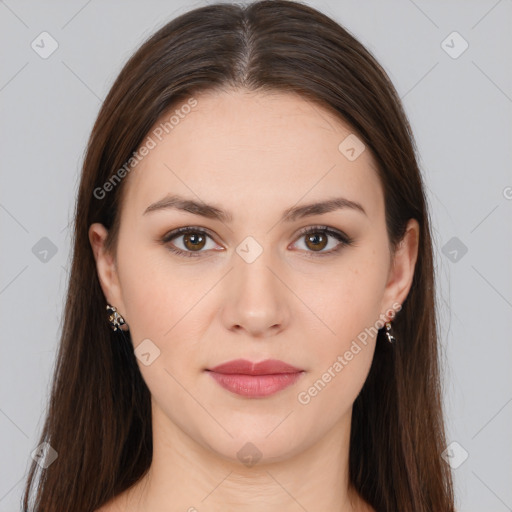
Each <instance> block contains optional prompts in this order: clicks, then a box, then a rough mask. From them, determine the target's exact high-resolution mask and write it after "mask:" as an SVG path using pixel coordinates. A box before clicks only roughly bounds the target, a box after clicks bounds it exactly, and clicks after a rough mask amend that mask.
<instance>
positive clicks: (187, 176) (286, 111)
mask: <svg viewBox="0 0 512 512" xmlns="http://www.w3.org/2000/svg"><path fill="white" fill-rule="evenodd" d="M194 99H195V100H196V101H197V104H195V106H194V107H192V108H191V109H188V108H187V109H180V105H185V104H186V100H185V101H184V102H183V103H182V104H177V105H176V106H175V107H173V109H172V111H171V112H167V113H166V114H165V115H163V116H162V117H161V119H160V120H159V121H158V122H157V123H155V125H154V126H153V128H152V129H151V130H150V131H149V132H148V137H151V139H152V140H153V142H154V147H153V148H152V149H151V150H150V151H149V153H148V154H147V155H146V156H144V157H143V158H142V160H141V161H140V163H139V164H138V165H137V167H136V168H135V169H134V170H133V171H132V172H131V173H130V175H129V178H128V183H127V184H126V185H127V190H126V191H125V194H126V196H125V201H124V205H125V206H127V205H129V206H130V210H131V211H133V212H137V214H142V213H143V211H144V209H145V208H146V207H147V206H148V205H149V204H150V203H152V202H154V201H157V200H159V199H161V198H162V197H163V196H165V195H166V194H175V193H179V194H181V195H184V196H187V197H190V198H193V199H195V200H198V199H199V200H204V201H205V202H209V203H210V202H211V203H215V204H220V205H223V207H224V208H226V209H227V210H230V211H238V210H240V214H242V213H243V214H246V213H250V212H253V213H259V212H261V210H262V209H265V210H266V211H269V210H270V209H272V208H274V207H275V213H276V214H277V213H281V211H282V210H283V209H284V208H287V207H289V206H292V205H294V204H296V203H298V202H311V201H315V200H325V199H327V198H330V197H333V196H339V195H343V196H345V197H347V198H348V199H350V200H353V201H357V202H360V203H362V204H363V205H364V207H365V210H366V211H367V213H368V217H369V218H372V217H374V216H377V215H380V214H382V213H383V196H382V190H381V186H380V182H379V179H378V176H377V173H376V164H375V161H374V159H373V156H372V155H371V153H370V151H369V150H368V148H366V149H364V150H363V151H362V152H361V153H360V155H359V156H357V153H359V152H360V151H361V148H363V147H364V146H360V145H358V139H357V138H355V137H356V136H355V134H354V133H353V130H352V129H351V128H350V126H349V125H348V124H347V123H345V122H343V121H342V120H341V119H340V118H339V117H337V116H335V115H333V114H332V113H330V112H329V111H328V110H326V109H324V108H322V107H321V106H319V105H318V104H315V103H312V102H310V101H308V100H307V99H304V98H303V97H301V96H299V95H297V94H293V93H284V92H274V91H272V92H248V91H223V92H207V93H202V94H199V95H195V96H194ZM176 110H178V111H179V112H178V113H180V115H176V116H174V117H173V120H172V121H173V122H172V125H171V124H170V123H169V120H170V118H171V116H172V115H173V113H174V112H176ZM166 122H167V123H168V124H167V125H166V126H167V130H165V129H163V128H162V127H163V126H164V123H166ZM166 131H167V132H168V133H166ZM347 137H348V138H347ZM359 143H360V141H359ZM340 144H341V146H340ZM151 145H153V144H151ZM349 146H350V147H349ZM347 147H348V149H349V153H346V150H347ZM351 148H354V150H355V152H356V153H355V154H356V156H357V158H355V159H353V155H354V151H351ZM347 155H348V156H349V157H351V158H348V157H347ZM301 198H304V199H303V201H301Z"/></svg>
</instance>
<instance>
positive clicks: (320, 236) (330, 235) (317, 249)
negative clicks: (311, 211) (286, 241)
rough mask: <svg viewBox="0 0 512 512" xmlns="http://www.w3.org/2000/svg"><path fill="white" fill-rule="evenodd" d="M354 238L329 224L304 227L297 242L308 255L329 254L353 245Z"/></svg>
mask: <svg viewBox="0 0 512 512" xmlns="http://www.w3.org/2000/svg"><path fill="white" fill-rule="evenodd" d="M352 243H353V240H352V239H351V238H350V237H348V236H347V235H345V233H343V232H341V231H338V230H334V229H332V228H329V227H328V226H312V227H308V228H305V229H303V230H302V231H301V232H300V236H299V238H298V240H297V241H296V242H295V244H297V245H298V248H299V249H301V250H302V251H304V252H305V254H306V255H307V256H328V255H333V254H334V253H336V252H338V251H339V250H341V249H342V248H343V247H346V246H349V245H352Z"/></svg>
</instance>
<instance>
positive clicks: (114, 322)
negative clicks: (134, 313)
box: [107, 304, 126, 331]
mask: <svg viewBox="0 0 512 512" xmlns="http://www.w3.org/2000/svg"><path fill="white" fill-rule="evenodd" d="M107 311H109V312H110V313H109V315H108V322H109V324H110V327H111V328H112V330H113V331H117V330H118V329H121V326H123V325H126V322H125V321H124V318H123V317H122V316H121V315H120V314H119V313H118V312H117V309H116V308H115V307H114V306H111V305H110V304H107Z"/></svg>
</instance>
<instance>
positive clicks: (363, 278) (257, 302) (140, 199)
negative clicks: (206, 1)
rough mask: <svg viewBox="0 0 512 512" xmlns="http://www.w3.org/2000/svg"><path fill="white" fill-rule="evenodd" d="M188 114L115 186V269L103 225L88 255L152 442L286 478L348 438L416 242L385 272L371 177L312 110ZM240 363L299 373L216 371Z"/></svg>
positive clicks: (341, 136)
mask: <svg viewBox="0 0 512 512" xmlns="http://www.w3.org/2000/svg"><path fill="white" fill-rule="evenodd" d="M195 99H196V100H197V104H196V105H195V107H193V108H191V111H190V112H189V113H185V112H188V111H189V109H188V108H185V109H182V110H180V107H179V106H178V107H176V108H177V110H178V111H179V112H181V115H180V116H178V117H177V118H175V119H174V121H175V124H173V126H172V129H170V128H169V126H170V125H167V131H168V133H166V131H165V130H164V129H162V125H160V121H159V123H157V124H156V125H155V127H153V129H152V131H151V132H150V133H149V134H148V135H149V136H151V138H152V139H153V142H154V143H155V144H153V143H150V144H148V146H153V145H154V147H152V149H149V151H148V154H147V155H146V156H144V157H143V159H142V160H141V161H140V163H138V165H137V166H136V167H135V168H134V169H133V170H132V171H131V172H130V174H129V175H128V176H127V177H126V178H125V179H126V180H128V181H127V183H126V184H125V185H126V186H127V188H126V189H125V191H124V193H125V196H124V202H123V206H122V211H121V226H120V231H119V238H118V245H117V254H116V261H115V262H114V260H113V259H112V258H111V257H110V256H109V255H108V254H106V253H105V252H104V251H103V250H102V249H101V244H102V242H103V240H104V235H105V233H106V232H105V230H104V229H103V228H102V226H101V225H99V224H94V225H93V226H91V230H90V238H91V243H92V244H93V247H94V248H95V255H96V259H97V263H98V273H99V277H100V281H101V284H102V288H103V291H104V293H105V296H106V299H107V301H108V302H109V303H110V304H112V305H114V306H116V307H117V309H118V311H119V312H120V313H121V314H122V315H123V316H124V318H125V320H126V322H127V324H128V325H129V327H130V333H131V339H132V342H133V345H134V347H135V348H136V349H137V350H136V354H137V357H138V359H137V361H138V365H139V367H140V370H141V372H142V375H143V377H144V380H145V381H146V383H147V385H148V388H149V390H150V391H151V394H152V399H153V404H152V405H153V408H154V409H153V412H154V415H155V418H156V419H155V423H156V424H158V425H159V428H162V429H165V430H166V431H168V432H169V433H172V432H174V433H178V434H177V435H180V436H182V434H185V436H184V438H186V439H187V440H188V441H190V445H191V446H192V445H195V444H196V443H197V444H199V445H200V446H202V447H204V448H207V449H208V450H211V451H212V452H214V453H216V454H218V455H221V456H222V457H224V458H228V459H232V460H236V459H239V460H240V461H241V462H244V463H246V462H247V461H248V460H252V459H254V460H256V459H257V458H258V457H262V458H263V459H264V460H279V459H283V458H286V457H289V456H291V455H293V454H298V453H300V452H303V451H305V450H306V449H307V448H309V447H311V446H312V445H314V443H316V442H318V441H319V440H320V439H322V438H324V436H326V435H327V434H328V433H333V432H337V433H340V434H341V433H342V432H345V433H346V432H347V430H346V427H347V426H348V425H350V415H351V410H352V404H353V402H354V400H355V398H356V397H357V395H358V393H359V391H360V390H361V387H362V386H363V383H364V382H365V379H366V377H367V374H368V371H369V368H370V365H371V361H372V357H373V353H374V348H375V341H376V336H375V332H376V329H378V328H380V327H382V325H383V324H384V321H386V320H388V319H390V318H391V317H392V314H393V311H397V310H398V309H399V306H397V305H398V304H401V303H402V302H403V300H405V297H406V295H407V293H408V290H409V287H410V284H411V280H412V276H413V271H414V264H415V258H416V250H417V247H416V240H417V232H418V231H417V224H416V223H415V221H411V223H410V225H409V227H410V228H411V229H410V230H409V231H408V234H407V235H406V238H405V239H404V244H402V245H401V246H400V247H399V250H398V252H397V255H396V261H395V266H394V267H392V265H391V263H392V261H391V255H390V250H389V245H388V238H387V233H386V225H385V216H384V197H383V192H382V189H381V185H380V183H379V179H378V177H377V173H376V170H375V161H374V159H373V158H372V156H371V154H370V151H369V150H368V148H366V149H365V148H364V146H361V143H360V141H359V140H358V139H356V138H354V137H355V135H354V134H353V133H352V131H351V129H350V127H349V126H348V125H345V124H343V123H342V122H340V120H339V119H338V118H336V117H334V116H333V115H331V114H330V113H329V112H327V111H326V110H323V109H322V108H320V107H319V106H317V105H313V104H312V103H310V102H308V101H307V100H305V99H303V98H301V97H299V96H296V95H294V94H286V93H265V94H264V93H261V92H260V93H249V92H247V91H238V92H234V91H231V92H222V93H221V92H215V93H208V94H200V95H197V96H195ZM185 103H186V102H184V103H183V104H185ZM169 117H170V114H168V115H166V116H164V118H162V122H166V121H168V119H169ZM178 118H179V121H178V122H176V119H178ZM159 128H160V129H159ZM156 134H158V135H156ZM347 137H349V138H348V139H347ZM160 139H161V140H160ZM171 198H174V200H173V201H172V200H171ZM333 200H337V201H338V203H337V204H335V205H334V206H333V205H332V204H331V206H330V207H327V208H324V207H322V206H321V205H322V204H324V203H326V202H328V201H333ZM172 204H174V207H173V206H172ZM314 204H317V205H319V206H316V207H315V206H312V205H314ZM187 205H188V206H187ZM181 206H185V207H186V208H185V209H181ZM290 211H292V212H295V213H294V214H289V215H287V216H286V213H289V212H290ZM283 217H284V218H283ZM185 227H190V232H189V233H184V234H183V233H174V232H175V230H177V229H178V228H185ZM310 228H311V233H309V234H307V233H306V234H305V233H304V231H305V230H309V229H310ZM173 233H174V234H173ZM175 251H177V252H175ZM402 342H406V341H405V340H402ZM141 344H142V345H141ZM139 345H140V347H139ZM137 347H138V348H137ZM238 359H244V360H247V361H249V362H253V363H256V362H261V361H264V360H269V359H272V360H279V361H282V362H284V363H286V364H288V365H291V366H293V367H294V368H296V369H298V370H300V372H295V373H292V375H290V374H288V375H285V374H283V371H284V370H283V369H282V368H281V369H279V368H273V369H272V368H270V369H269V368H267V369H265V368H263V369H262V372H263V373H266V374H267V376H259V377H258V376H254V375H247V374H244V375H240V373H243V372H244V371H245V370H243V369H240V368H238V369H237V368H234V369H233V368H232V369H231V370H229V369H228V370H227V371H228V372H231V373H235V374H237V373H238V375H233V374H232V375H231V376H227V375H226V374H224V375H222V374H220V373H216V372H212V371H210V370H212V369H213V368H215V367H217V366H218V365H220V364H223V363H226V362H229V361H233V360H238ZM249 366H250V365H249ZM271 373H274V376H269V374H271ZM182 437H183V436H182ZM248 443H249V444H248Z"/></svg>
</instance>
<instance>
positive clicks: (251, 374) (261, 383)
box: [207, 359, 304, 398]
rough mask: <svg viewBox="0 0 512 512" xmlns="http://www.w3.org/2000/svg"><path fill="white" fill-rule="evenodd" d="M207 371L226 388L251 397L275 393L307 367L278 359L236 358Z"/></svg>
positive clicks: (299, 375)
mask: <svg viewBox="0 0 512 512" xmlns="http://www.w3.org/2000/svg"><path fill="white" fill-rule="evenodd" d="M207 371H208V373H209V374H210V375H211V376H212V377H213V378H214V379H215V381H216V382H217V383H218V384H219V385H220V386H222V387H223V388H224V389H227V390H228V391H231V392H232V393H235V394H237V395H240V396H246V397H251V398H260V397H266V396H269V395H273V394H274V393H277V392H278V391H281V390H283V389H285V388H287V387H288V386H291V385H292V384H294V383H295V382H296V381H297V380H298V379H299V378H300V377H301V376H302V374H303V373H304V370H301V369H300V368H296V367H295V366H292V365H289V364H287V363H285V362H283V361H278V360H276V359H267V360H266V361H261V362H259V363H254V362H251V361H247V360H246V359H236V360H233V361H228V362H226V363H223V364H220V365H218V366H215V367H214V368H211V369H208V370H207Z"/></svg>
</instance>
